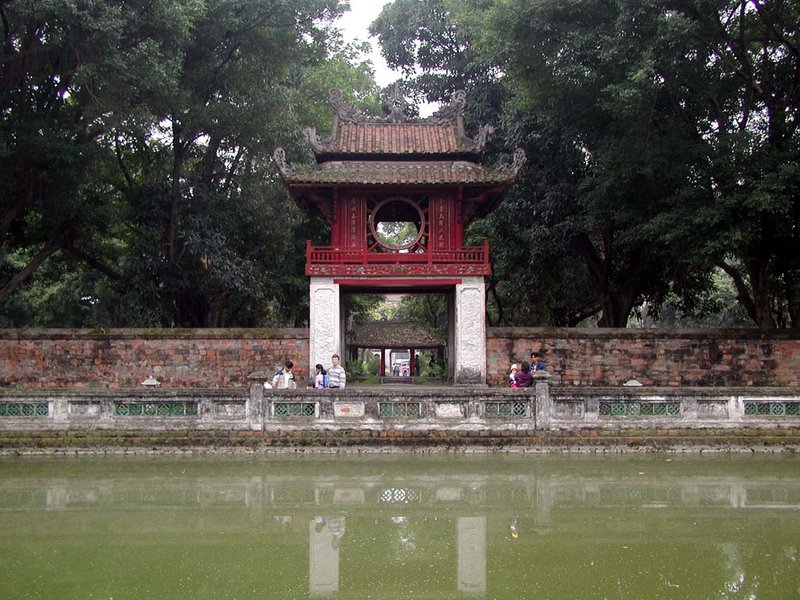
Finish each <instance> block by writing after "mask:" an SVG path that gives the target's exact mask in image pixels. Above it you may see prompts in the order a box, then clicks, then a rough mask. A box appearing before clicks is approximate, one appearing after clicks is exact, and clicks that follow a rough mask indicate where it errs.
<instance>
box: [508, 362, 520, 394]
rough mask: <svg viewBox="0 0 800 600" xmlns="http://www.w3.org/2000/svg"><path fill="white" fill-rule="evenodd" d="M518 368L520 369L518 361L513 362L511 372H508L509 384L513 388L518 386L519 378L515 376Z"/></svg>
mask: <svg viewBox="0 0 800 600" xmlns="http://www.w3.org/2000/svg"><path fill="white" fill-rule="evenodd" d="M517 370H518V369H517V363H514V364H512V365H511V372H510V373H509V374H508V384H509V385H510V386H511V387H512V388H515V387H517V380H516V378H515V376H516V374H517Z"/></svg>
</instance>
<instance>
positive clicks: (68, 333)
mask: <svg viewBox="0 0 800 600" xmlns="http://www.w3.org/2000/svg"><path fill="white" fill-rule="evenodd" d="M63 339H68V340H105V339H107V340H129V339H130V340H169V339H182V340H185V339H195V340H209V339H213V340H227V339H230V340H260V339H271V340H274V339H303V340H305V339H308V328H304V327H298V328H278V327H275V328H237V329H227V328H220V329H212V328H209V329H202V328H175V329H160V328H148V329H103V328H100V329H0V340H63Z"/></svg>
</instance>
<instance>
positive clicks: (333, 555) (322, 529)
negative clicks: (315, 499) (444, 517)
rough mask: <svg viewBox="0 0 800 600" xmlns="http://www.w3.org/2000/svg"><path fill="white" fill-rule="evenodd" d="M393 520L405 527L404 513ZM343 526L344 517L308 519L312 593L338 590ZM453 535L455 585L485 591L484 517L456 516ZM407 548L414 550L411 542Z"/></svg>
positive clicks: (327, 593)
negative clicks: (454, 546) (456, 564)
mask: <svg viewBox="0 0 800 600" xmlns="http://www.w3.org/2000/svg"><path fill="white" fill-rule="evenodd" d="M393 523H395V524H396V525H398V526H400V527H402V526H405V527H406V528H407V527H408V521H407V519H405V518H403V517H398V518H395V519H393ZM344 530H345V519H344V517H322V516H317V517H314V519H312V520H311V522H310V523H309V526H308V555H309V560H308V588H309V593H310V594H311V595H312V596H330V595H333V594H334V593H335V592H337V591H339V548H340V545H341V542H342V538H343V537H344ZM455 535H456V539H457V545H456V548H457V556H458V572H457V574H456V582H455V583H456V588H457V589H458V591H459V592H466V593H469V594H484V593H486V517H458V518H457V519H456V532H455ZM406 547H409V546H408V545H407V544H406ZM409 548H410V551H412V552H413V549H414V547H413V545H411V546H410V547H409Z"/></svg>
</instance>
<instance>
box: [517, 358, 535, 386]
mask: <svg viewBox="0 0 800 600" xmlns="http://www.w3.org/2000/svg"><path fill="white" fill-rule="evenodd" d="M514 381H516V382H517V387H521V388H522V387H531V385H533V375H531V363H529V362H528V361H527V360H523V361H522V365H521V366H520V369H519V371H517V374H516V375H514Z"/></svg>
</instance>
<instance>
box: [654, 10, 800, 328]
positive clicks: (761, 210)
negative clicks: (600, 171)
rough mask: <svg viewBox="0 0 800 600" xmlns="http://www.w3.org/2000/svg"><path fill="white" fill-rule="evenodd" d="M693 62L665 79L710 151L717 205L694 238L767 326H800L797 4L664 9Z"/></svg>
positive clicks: (799, 13) (709, 207)
mask: <svg viewBox="0 0 800 600" xmlns="http://www.w3.org/2000/svg"><path fill="white" fill-rule="evenodd" d="M663 6H664V11H665V13H664V14H665V18H668V19H669V22H670V25H671V28H672V30H673V31H675V32H677V33H676V35H675V38H676V42H679V43H680V44H681V45H682V46H683V48H684V51H683V52H684V55H685V56H686V58H688V59H689V60H688V61H687V63H688V70H685V71H684V73H685V76H684V77H683V78H676V77H673V76H671V73H670V72H669V71H667V72H666V73H665V75H664V87H665V88H666V89H667V90H668V93H669V94H670V95H671V97H672V100H673V102H674V103H675V105H676V106H678V107H680V114H681V117H682V118H684V119H685V121H686V122H687V124H688V125H689V126H691V127H692V129H693V130H694V132H695V135H696V136H697V138H698V139H701V140H702V141H703V142H704V143H705V145H706V146H707V149H708V156H709V161H708V164H707V168H706V169H705V170H704V172H703V173H704V175H705V176H706V177H707V178H708V179H709V180H710V181H711V182H712V186H713V190H714V197H713V203H711V204H710V205H705V206H703V207H702V209H703V211H702V213H700V215H701V217H702V218H701V219H699V220H697V219H696V220H694V222H695V223H699V224H700V225H701V227H700V228H699V229H695V230H694V235H693V236H691V238H690V240H691V242H693V244H694V245H696V246H697V247H698V248H701V249H702V250H703V251H704V252H706V253H709V254H712V255H715V258H716V263H717V264H718V265H719V267H720V268H722V269H723V270H724V271H725V272H726V273H727V274H728V275H729V276H730V277H731V279H732V281H733V282H734V285H735V287H736V290H737V294H738V299H739V302H740V303H741V304H742V306H743V308H744V309H745V310H746V311H747V314H748V315H749V316H750V318H751V319H752V321H753V322H754V323H755V324H756V325H757V326H758V327H760V328H762V329H770V328H772V327H776V326H778V327H793V328H798V327H800V194H798V189H799V188H798V184H800V166H798V165H800V136H798V126H799V124H800V85H798V83H799V81H798V73H800V43H799V42H798V39H797V23H798V22H800V5H798V3H796V2H786V1H779V2H771V3H765V2H762V1H760V0H752V1H743V0H742V1H733V0H725V1H723V0H716V1H715V2H698V1H680V2H665V3H664V5H663Z"/></svg>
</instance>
